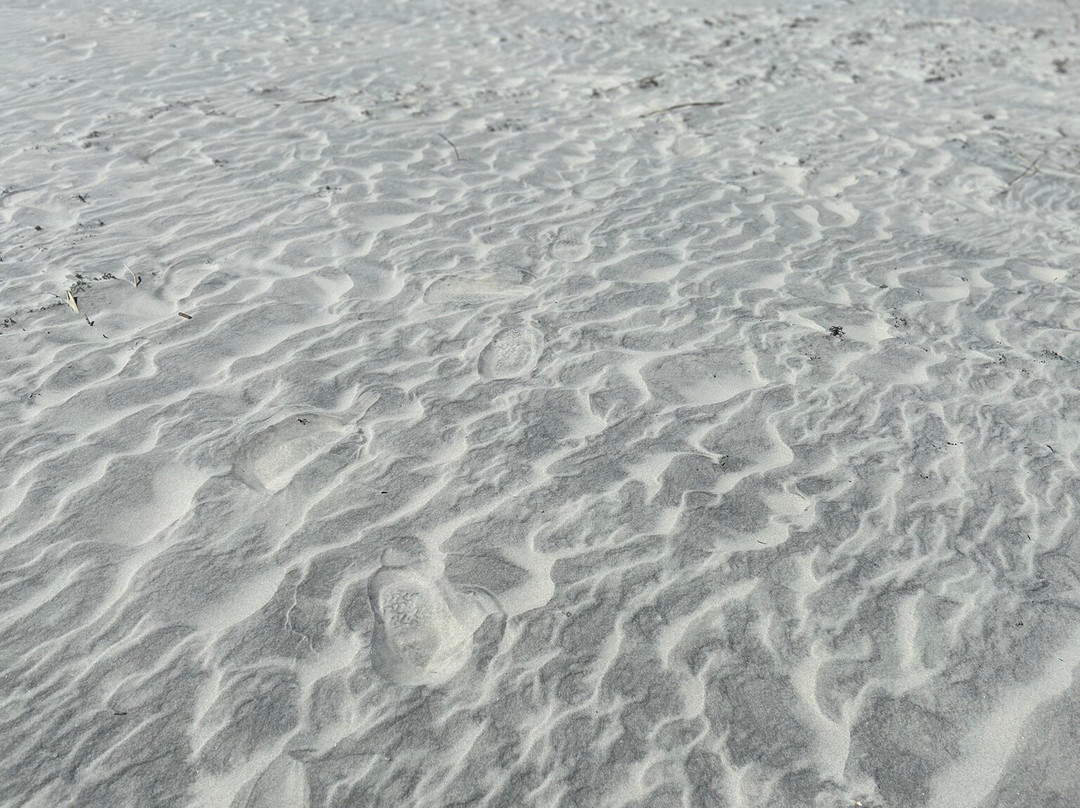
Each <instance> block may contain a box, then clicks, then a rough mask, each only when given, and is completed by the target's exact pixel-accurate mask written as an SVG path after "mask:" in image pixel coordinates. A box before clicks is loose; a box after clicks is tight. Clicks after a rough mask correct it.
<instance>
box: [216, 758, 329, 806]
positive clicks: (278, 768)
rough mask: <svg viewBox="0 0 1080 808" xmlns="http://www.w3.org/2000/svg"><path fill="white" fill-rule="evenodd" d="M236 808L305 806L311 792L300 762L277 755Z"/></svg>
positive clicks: (309, 799)
mask: <svg viewBox="0 0 1080 808" xmlns="http://www.w3.org/2000/svg"><path fill="white" fill-rule="evenodd" d="M234 804H235V805H238V806H239V808H308V806H309V805H311V793H310V789H309V787H308V780H307V773H306V772H305V771H304V766H303V764H301V763H300V761H298V760H296V759H294V758H291V757H288V756H287V755H280V756H278V757H276V758H274V760H273V762H272V763H271V764H270V765H269V766H267V767H266V771H264V772H263V773H262V774H261V775H259V779H258V780H256V781H255V785H254V786H252V787H251V791H250V792H248V795H247V799H243V798H241V799H240V800H239V802H238V803H234Z"/></svg>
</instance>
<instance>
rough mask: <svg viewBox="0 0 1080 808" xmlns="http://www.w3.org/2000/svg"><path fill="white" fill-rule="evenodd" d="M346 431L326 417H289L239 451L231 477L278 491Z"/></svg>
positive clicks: (311, 415)
mask: <svg viewBox="0 0 1080 808" xmlns="http://www.w3.org/2000/svg"><path fill="white" fill-rule="evenodd" d="M349 431H350V429H349V427H348V426H347V425H346V424H345V423H343V422H342V421H341V420H339V419H337V418H334V417H332V416H329V415H317V414H312V413H301V414H300V415H293V416H290V417H288V418H285V419H283V420H281V421H278V422H277V423H276V424H274V425H273V426H271V427H268V428H267V429H265V430H263V431H262V432H260V433H258V434H257V435H255V436H254V437H253V438H251V439H250V440H248V441H247V442H246V443H245V444H244V445H243V446H241V447H240V449H239V450H238V451H237V452H236V456H235V458H234V459H233V474H235V475H236V476H237V477H239V478H240V479H241V480H243V481H244V482H245V483H247V484H248V485H249V486H251V487H252V488H255V489H265V490H267V491H280V490H281V489H282V488H284V487H285V486H287V485H288V484H289V483H290V482H291V481H292V478H293V477H294V476H296V473H297V472H298V471H299V470H300V469H301V468H303V467H304V466H305V465H307V464H308V463H309V462H311V461H312V460H313V459H314V458H315V457H316V455H319V454H321V453H322V452H325V451H326V450H327V449H329V448H330V447H331V446H333V445H334V444H335V443H337V441H338V440H340V439H341V437H342V436H343V435H346V434H348V433H349ZM360 439H361V441H362V440H363V436H362V435H361V436H360Z"/></svg>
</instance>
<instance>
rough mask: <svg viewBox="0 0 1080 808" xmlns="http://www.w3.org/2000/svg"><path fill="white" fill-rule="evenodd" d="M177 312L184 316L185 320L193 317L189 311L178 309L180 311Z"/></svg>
mask: <svg viewBox="0 0 1080 808" xmlns="http://www.w3.org/2000/svg"><path fill="white" fill-rule="evenodd" d="M176 313H177V314H178V315H179V316H180V317H183V318H184V319H185V320H190V319H191V315H190V314H188V313H187V312H186V311H178V312H176Z"/></svg>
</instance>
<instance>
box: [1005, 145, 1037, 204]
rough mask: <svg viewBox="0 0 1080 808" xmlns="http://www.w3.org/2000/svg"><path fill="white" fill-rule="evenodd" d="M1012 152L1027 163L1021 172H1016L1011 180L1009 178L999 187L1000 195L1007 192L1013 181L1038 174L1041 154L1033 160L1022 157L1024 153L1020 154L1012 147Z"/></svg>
mask: <svg viewBox="0 0 1080 808" xmlns="http://www.w3.org/2000/svg"><path fill="white" fill-rule="evenodd" d="M1045 153H1046V152H1043V154H1045ZM1013 154H1015V155H1016V156H1017V157H1019V158H1020V159H1021V160H1023V161H1024V163H1025V164H1026V165H1027V167H1026V168H1025V169H1024V170H1023V171H1022V172H1021V173H1019V174H1017V175H1016V176H1015V177H1013V178H1012V179H1011V180H1009V184H1008V185H1006V186H1005V187H1004V188H1002V189H1001V195H1002V196H1004V195H1005V194H1007V193H1008V192H1009V189H1010V188H1012V187H1013V183H1016V182H1019V181H1020V180H1023V179H1027V178H1028V177H1031V176H1034V175H1035V174H1038V173H1039V161H1040V160H1041V159H1042V158H1043V155H1042V154H1040V155H1039V156H1038V157H1036V158H1035V160H1034V161H1030V160H1028V159H1027V158H1026V157H1024V155H1022V154H1021V153H1020V152H1018V151H1016V150H1015V149H1013Z"/></svg>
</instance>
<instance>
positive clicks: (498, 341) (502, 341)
mask: <svg viewBox="0 0 1080 808" xmlns="http://www.w3.org/2000/svg"><path fill="white" fill-rule="evenodd" d="M542 345H543V337H542V336H541V335H540V332H538V331H537V330H536V329H535V328H532V327H530V326H514V327H511V328H504V329H502V330H501V331H499V332H498V333H497V334H495V336H494V337H492V338H491V342H489V343H488V344H487V345H486V346H485V347H484V350H482V351H481V352H480V359H479V361H478V362H477V369H478V370H479V371H480V375H481V376H486V377H487V378H489V379H513V378H515V377H517V376H524V375H525V374H527V373H530V372H531V371H532V369H533V368H534V367H536V362H537V360H538V359H539V358H540V351H541V347H542Z"/></svg>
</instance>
